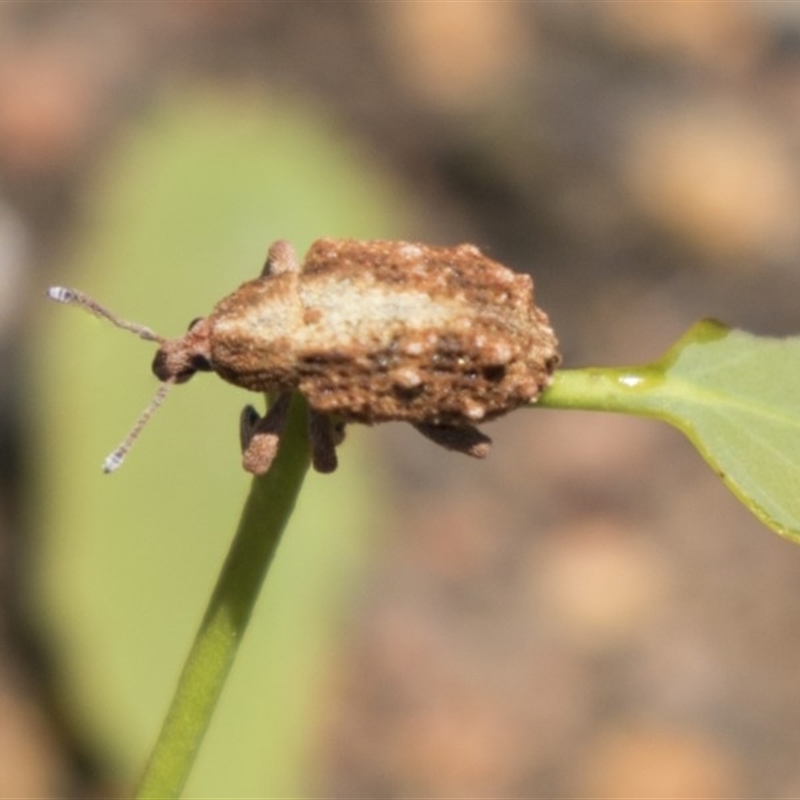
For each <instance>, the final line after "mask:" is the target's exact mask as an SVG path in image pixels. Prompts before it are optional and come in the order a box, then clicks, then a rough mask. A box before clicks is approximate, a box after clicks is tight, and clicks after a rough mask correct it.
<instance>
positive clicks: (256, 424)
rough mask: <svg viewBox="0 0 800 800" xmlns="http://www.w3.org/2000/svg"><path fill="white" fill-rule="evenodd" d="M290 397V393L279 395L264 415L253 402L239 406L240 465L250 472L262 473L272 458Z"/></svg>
mask: <svg viewBox="0 0 800 800" xmlns="http://www.w3.org/2000/svg"><path fill="white" fill-rule="evenodd" d="M290 398H291V395H290V394H289V393H285V394H281V395H279V396H278V399H277V400H276V401H275V402H274V403H273V404H272V406H271V407H270V409H269V411H268V412H267V413H266V414H265V415H264V416H263V417H260V416H259V415H258V412H257V411H256V410H255V409H254V408H253V407H252V406H247V407H245V408H244V409H243V410H242V414H241V417H240V418H239V436H240V438H241V443H242V466H243V467H244V468H245V469H246V470H247V471H248V472H250V473H252V474H253V475H264V474H265V473H266V472H267V471H268V470H269V468H270V467H271V466H272V462H273V461H274V460H275V456H276V455H277V453H278V444H279V443H280V439H281V432H282V431H283V426H284V423H285V422H286V414H287V412H288V411H289V401H290Z"/></svg>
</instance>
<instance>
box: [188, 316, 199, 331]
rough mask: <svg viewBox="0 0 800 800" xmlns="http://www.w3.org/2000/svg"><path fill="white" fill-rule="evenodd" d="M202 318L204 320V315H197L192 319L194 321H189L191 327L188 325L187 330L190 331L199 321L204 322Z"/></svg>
mask: <svg viewBox="0 0 800 800" xmlns="http://www.w3.org/2000/svg"><path fill="white" fill-rule="evenodd" d="M202 320H203V318H202V317H195V318H194V319H193V320H192V321H191V322H190V323H189V327H188V328H187V329H186V330H187V331H190V330H191V329H192V328H194V326H195V325H197V323H198V322H202Z"/></svg>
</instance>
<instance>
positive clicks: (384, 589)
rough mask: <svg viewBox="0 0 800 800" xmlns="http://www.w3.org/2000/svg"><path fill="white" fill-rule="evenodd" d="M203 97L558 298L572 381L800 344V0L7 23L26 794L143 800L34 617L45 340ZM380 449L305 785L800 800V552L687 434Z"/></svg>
mask: <svg viewBox="0 0 800 800" xmlns="http://www.w3.org/2000/svg"><path fill="white" fill-rule="evenodd" d="M182 86H213V87H214V90H215V91H217V92H222V93H223V94H228V95H230V96H231V97H236V96H239V95H240V94H242V93H245V92H246V93H247V95H248V96H249V97H253V96H258V95H259V94H262V93H263V95H264V96H276V95H278V96H282V97H291V98H293V99H294V101H296V102H299V103H300V104H303V105H306V106H307V107H309V108H313V109H314V112H315V113H316V114H317V115H319V117H321V118H327V119H329V120H331V123H332V124H334V125H335V126H336V127H337V130H339V131H344V132H346V136H347V138H348V140H349V142H350V146H351V147H352V148H355V149H356V150H357V151H359V152H362V153H366V154H368V156H369V158H370V159H371V160H372V161H373V162H375V163H378V164H379V165H380V169H381V170H383V172H384V173H387V174H389V175H391V176H393V178H392V179H393V180H394V181H395V182H396V184H397V185H398V186H401V187H402V191H403V193H404V194H405V195H406V196H407V197H408V198H409V200H410V205H411V206H412V207H413V215H412V216H413V219H412V221H411V222H409V223H404V227H403V234H404V235H405V236H407V237H408V238H416V239H419V240H425V241H429V242H431V243H442V244H451V243H456V242H460V241H472V242H475V243H477V244H478V245H480V246H481V247H482V248H484V249H486V250H487V251H488V252H489V253H491V255H492V256H493V257H495V258H497V259H498V260H500V261H503V262H504V263H507V264H509V265H512V266H514V267H516V268H518V269H524V270H529V271H530V272H531V273H532V274H533V275H534V276H535V280H536V287H537V299H538V301H539V303H540V304H541V305H542V306H543V307H544V308H545V309H546V310H547V311H548V313H549V314H550V316H551V320H552V321H553V324H554V326H555V328H556V330H557V332H558V335H559V337H560V340H561V343H562V348H563V353H564V359H565V364H566V366H580V365H584V364H596V365H601V364H618V363H625V362H635V361H640V360H649V359H652V358H655V357H657V356H659V355H660V354H661V353H662V352H663V351H664V350H665V349H666V348H667V347H668V346H669V345H670V344H671V343H672V342H673V341H674V340H675V339H676V338H677V337H678V336H679V335H680V334H681V333H682V332H683V331H684V330H685V329H686V328H687V327H688V326H689V325H690V324H691V323H692V322H694V321H695V320H696V319H698V318H700V317H703V316H715V317H719V318H721V319H723V320H725V321H726V322H728V323H729V324H731V325H735V326H737V327H742V328H746V329H749V330H751V331H753V332H756V333H763V334H773V335H784V334H789V333H796V332H797V331H798V329H800V315H799V314H798V298H799V297H800V294H798V289H799V288H800V225H799V224H798V223H799V222H800V5H798V4H795V3H727V2H681V3H677V2H676V3H671V2H664V3H644V2H634V3H631V2H598V3H572V2H551V3H547V2H542V3H529V2H503V3H497V2H458V1H454V2H415V3H401V2H383V3H367V2H342V3H340V2H325V3H319V2H241V3H239V2H222V1H220V0H217V1H216V2H204V1H203V0H199V1H198V2H154V3H134V2H131V3H125V2H120V3H109V4H100V3H80V2H79V3H60V2H53V3H50V2H40V3H4V4H1V5H0V369H2V372H1V373H0V376H1V377H0V582H1V583H0V590H1V591H2V596H0V600H1V601H2V606H0V796H3V797H99V796H108V795H109V794H112V795H115V796H125V794H126V792H127V791H129V790H128V789H126V788H125V787H126V781H128V780H130V777H129V776H126V775H120V774H119V773H118V771H117V770H115V768H114V766H113V763H110V762H109V760H108V759H107V758H106V757H105V755H104V751H103V748H102V747H99V748H98V747H97V737H96V735H93V734H91V733H87V731H85V730H84V729H83V727H82V725H81V724H80V722H79V721H77V720H76V718H75V717H74V715H73V714H72V713H71V712H70V710H69V708H70V703H69V702H66V701H65V699H64V693H65V692H67V693H68V692H69V687H68V685H67V684H66V683H65V681H64V680H63V677H62V676H61V674H60V669H61V667H60V655H59V645H58V643H57V641H53V640H50V639H49V638H48V636H47V634H46V628H45V626H41V625H40V624H39V623H38V621H37V615H36V614H35V613H33V612H32V611H31V610H30V609H31V607H33V606H35V602H31V600H30V597H29V595H30V592H29V589H28V583H27V582H28V578H29V576H30V575H31V574H32V573H35V572H36V569H37V565H36V562H37V559H38V558H39V552H38V550H37V549H36V548H34V547H32V546H31V544H30V543H31V542H36V541H37V540H38V539H39V538H40V537H41V536H42V535H43V534H42V532H41V531H37V530H36V520H37V513H36V512H35V509H37V508H39V507H40V506H42V505H43V504H46V503H47V499H46V496H45V495H44V494H43V490H42V483H41V480H40V477H39V459H40V458H42V455H41V447H47V443H46V442H44V443H43V442H42V441H41V439H40V438H39V439H38V440H37V435H36V428H37V420H36V419H35V418H34V417H33V413H32V403H31V400H30V397H31V393H32V392H33V391H34V385H35V380H37V379H35V378H33V377H32V375H31V370H30V368H29V364H30V359H31V347H32V346H33V345H31V344H30V342H31V341H33V342H36V341H38V340H37V338H36V336H35V335H34V333H33V330H34V326H35V325H36V324H38V323H39V321H40V319H41V317H42V316H43V315H44V314H45V313H49V312H50V311H51V309H45V310H42V309H41V308H40V306H41V305H42V300H41V289H42V288H43V287H44V286H46V285H47V284H48V283H60V282H62V281H63V280H65V278H64V276H63V275H62V273H61V270H60V263H61V259H62V258H63V257H64V254H65V253H68V252H69V251H70V248H72V247H74V246H75V242H76V241H78V240H79V239H80V237H81V236H82V235H83V230H84V227H85V226H86V225H87V219H86V210H85V204H84V197H85V194H84V193H85V192H86V190H87V185H88V183H89V182H90V181H91V180H94V176H95V175H96V171H97V170H98V168H99V167H98V165H99V164H100V163H101V162H102V159H103V158H104V156H105V154H107V153H108V152H110V151H111V150H113V149H114V148H115V147H116V146H117V143H118V142H119V141H120V137H122V136H124V135H125V132H126V130H128V129H129V128H130V127H131V126H135V125H136V124H138V122H139V121H140V120H141V119H142V118H145V117H147V115H148V114H151V113H152V112H153V108H154V106H156V105H157V104H158V102H159V100H158V98H159V97H161V96H163V93H164V92H165V91H166V90H169V91H175V90H176V87H178V91H179V90H180V87H182ZM223 123H224V120H223ZM212 166H213V165H212ZM215 168H222V169H224V164H221V165H216V167H215ZM287 202H290V201H287ZM291 202H295V203H296V204H297V205H299V206H302V205H303V203H304V202H305V199H304V198H296V199H292V200H291ZM175 213H176V214H177V215H179V214H180V213H181V212H180V209H175ZM297 213H298V214H300V215H301V216H302V213H303V209H302V208H298V209H297ZM266 222H267V223H268V221H266ZM265 227H269V225H268V224H267V225H266V226H265ZM278 233H279V232H278ZM325 233H327V232H326V231H319V232H316V231H310V232H309V237H310V238H314V237H315V236H316V235H323V234H325ZM270 238H276V237H275V236H271V237H270ZM267 243H268V241H267V240H266V239H265V242H264V246H265V247H266V244H267ZM257 267H258V265H257V264H254V265H253V268H252V270H253V273H255V270H256V269H257ZM108 269H109V270H113V265H109V267H108ZM228 288H230V289H232V288H233V285H230V286H228ZM119 310H120V311H121V313H127V312H126V311H125V309H119ZM52 313H60V312H55V311H54V312H52ZM200 313H202V309H200ZM145 321H147V320H145ZM185 322H186V320H184V319H182V318H180V319H177V320H175V321H174V323H173V324H175V325H178V326H180V325H183V324H184V323H185ZM179 329H180V328H179ZM104 332H105V331H104ZM97 335H98V336H100V335H101V334H100V332H99V331H98V332H97ZM31 337H33V338H31ZM137 352H140V351H137ZM142 358H143V364H144V363H146V362H144V357H143V356H142ZM137 366H138V364H137ZM142 370H143V371H144V366H143V367H142ZM87 377H88V378H91V380H92V381H96V382H97V383H98V384H102V383H107V382H111V381H112V380H113V377H111V376H109V375H101V376H97V375H93V376H84V378H87ZM776 379H777V380H779V379H780V376H776ZM144 382H145V378H144V377H143V379H142V383H143V384H144ZM147 391H148V390H147V389H146V388H145V387H144V386H143V388H142V397H143V401H144V398H145V395H146V392H147ZM231 391H233V390H231ZM240 399H241V400H242V401H243V400H244V398H240ZM40 402H47V403H51V404H57V403H58V402H59V398H58V389H57V387H53V391H52V396H51V397H49V398H47V399H46V400H45V401H40ZM163 413H164V414H166V413H167V412H166V411H165V412H163ZM120 417H123V414H122V413H121V412H120V413H119V414H118V415H116V418H117V426H118V427H119V426H124V425H125V424H126V423H127V420H126V419H125V418H120ZM168 422H169V421H168V420H164V427H163V428H162V429H161V430H162V431H165V430H167V429H168ZM369 433H370V435H369V438H370V439H371V440H373V441H372V443H371V444H370V445H369V447H370V449H369V459H370V460H371V464H373V465H374V466H375V469H378V470H382V471H383V472H384V473H385V475H386V487H387V488H386V489H385V499H383V500H382V501H381V502H382V503H383V505H382V506H381V508H380V509H379V513H378V516H377V521H376V523H375V525H376V527H377V529H378V530H377V534H376V538H374V539H373V540H372V542H371V544H370V547H369V549H368V550H369V552H368V556H366V557H365V559H364V566H363V569H361V570H360V571H359V573H358V577H357V583H356V585H355V586H354V587H351V593H350V596H349V600H348V602H347V604H346V606H345V607H344V609H343V611H342V619H343V620H344V621H343V622H342V624H341V627H340V628H339V629H338V633H337V637H336V647H335V649H334V650H333V651H332V652H330V653H329V654H328V657H327V659H326V661H325V663H324V669H321V670H320V672H321V675H320V676H319V681H320V682H321V685H322V686H324V687H325V688H324V691H322V692H321V693H320V697H321V698H322V700H321V702H320V703H318V704H317V706H316V707H315V708H314V710H313V715H312V716H313V719H311V718H309V722H308V726H307V727H308V730H307V742H306V744H305V752H306V761H305V762H304V767H303V769H302V774H301V776H300V778H299V779H298V783H297V786H298V787H299V788H298V789H297V791H298V792H302V793H304V794H305V795H306V796H312V795H313V796H318V797H329V796H330V797H421V796H425V797H572V796H592V797H631V796H660V797H732V796H736V797H794V796H797V795H798V793H800V759H798V752H800V733H798V731H800V688H799V687H800V684H798V681H797V678H796V676H797V670H798V665H800V549H797V548H796V547H794V546H792V545H790V544H788V543H786V542H784V541H782V540H780V539H778V537H776V536H774V535H773V534H771V533H769V532H768V531H767V530H765V529H764V528H763V527H762V526H761V525H760V524H759V523H758V522H757V521H756V520H755V519H754V518H752V517H751V516H750V514H749V512H748V511H746V510H745V509H744V508H743V507H742V506H740V505H739V504H738V503H737V502H736V501H735V500H734V499H733V498H732V497H731V496H729V495H728V493H727V492H726V491H725V489H724V488H723V486H722V484H721V483H720V482H719V481H718V480H717V479H716V477H715V476H714V475H713V474H712V473H711V471H710V470H709V469H708V468H707V467H706V466H705V465H704V463H703V462H702V460H701V459H700V457H699V456H698V455H697V454H696V453H695V452H694V451H693V450H692V449H691V447H690V446H689V444H688V443H687V442H685V441H684V440H683V439H682V438H681V437H680V436H679V435H678V434H677V433H676V432H674V431H671V430H669V429H667V428H666V427H664V426H661V425H659V424H656V423H652V422H645V421H641V420H635V419H627V418H617V417H611V416H609V417H606V416H599V415H589V414H580V413H566V412H552V411H542V412H536V411H532V412H518V413H516V414H514V415H512V416H510V417H509V418H507V419H504V420H502V421H500V422H498V423H496V424H495V425H493V426H491V428H490V429H489V433H490V434H491V435H492V436H493V438H494V440H495V448H494V450H493V453H492V455H491V457H490V459H489V460H488V461H487V462H485V463H481V464H474V463H471V462H468V461H467V460H466V459H461V458H459V457H457V456H454V455H448V454H446V453H443V452H439V451H438V450H437V449H435V448H432V447H431V446H430V445H428V444H426V443H425V442H424V441H423V440H422V439H421V438H419V437H417V436H415V435H413V434H412V433H411V432H409V431H408V430H406V429H405V428H402V427H399V426H387V427H386V428H382V429H379V430H376V431H371V432H369ZM150 436H151V437H153V438H157V437H158V436H159V434H158V433H156V432H155V431H150ZM362 438H364V437H362ZM37 441H38V442H39V443H38V445H37V444H35V443H36V442H37ZM113 444H114V442H109V446H113ZM140 447H141V449H142V450H144V449H145V447H146V445H145V444H144V442H143V443H142V444H141V446H140ZM103 455H105V453H102V452H99V453H97V459H98V463H99V460H100V459H101V458H102V456H103ZM137 455H138V453H137ZM353 457H354V458H355V456H353ZM342 458H343V459H345V460H346V459H347V458H348V448H347V447H345V448H344V449H343V450H342ZM66 468H67V467H66V466H65V467H62V469H66ZM126 468H127V467H126ZM70 469H85V466H84V465H81V466H80V467H74V466H72V467H70ZM230 469H232V470H233V469H238V464H237V463H236V462H235V461H234V462H231V464H230ZM125 479H126V476H125V474H121V475H120V476H118V477H115V479H114V480H115V481H116V480H120V481H125ZM31 509H34V511H32V510H31ZM163 535H164V536H169V535H170V534H169V531H165V532H164V534H163ZM332 568H334V567H332ZM198 613H199V610H198ZM63 635H65V634H62V636H63ZM110 646H111V647H113V642H112V643H111V645H110ZM257 744H258V743H254V744H253V748H254V749H255V750H257ZM201 758H202V754H201ZM231 791H232V793H233V792H234V790H233V789H232V790H231ZM261 791H262V793H263V795H264V796H271V794H272V789H271V787H270V786H269V785H264V787H263V789H262V790H261Z"/></svg>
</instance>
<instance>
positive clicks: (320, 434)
mask: <svg viewBox="0 0 800 800" xmlns="http://www.w3.org/2000/svg"><path fill="white" fill-rule="evenodd" d="M308 433H309V438H310V439H311V463H312V464H313V465H314V469H315V470H316V471H317V472H333V471H334V470H335V469H336V467H337V464H338V459H337V457H336V446H337V445H339V444H341V443H342V440H343V439H344V423H343V422H335V421H334V420H332V419H331V417H330V415H329V414H321V413H319V412H318V411H309V412H308Z"/></svg>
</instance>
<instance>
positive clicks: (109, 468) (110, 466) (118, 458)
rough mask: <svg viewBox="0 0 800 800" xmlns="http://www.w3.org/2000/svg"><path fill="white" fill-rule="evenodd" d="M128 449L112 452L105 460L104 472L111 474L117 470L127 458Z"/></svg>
mask: <svg viewBox="0 0 800 800" xmlns="http://www.w3.org/2000/svg"><path fill="white" fill-rule="evenodd" d="M126 452H127V451H126V450H125V451H122V450H115V451H114V452H113V453H111V455H110V456H108V458H106V460H105V461H104V462H103V474H104V475H110V474H111V473H112V472H116V471H117V470H118V469H119V468H120V467H121V466H122V462H123V461H124V460H125V455H126Z"/></svg>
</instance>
